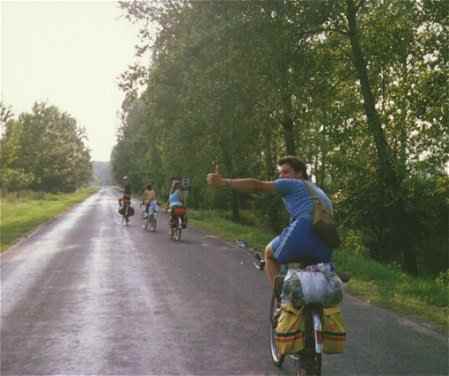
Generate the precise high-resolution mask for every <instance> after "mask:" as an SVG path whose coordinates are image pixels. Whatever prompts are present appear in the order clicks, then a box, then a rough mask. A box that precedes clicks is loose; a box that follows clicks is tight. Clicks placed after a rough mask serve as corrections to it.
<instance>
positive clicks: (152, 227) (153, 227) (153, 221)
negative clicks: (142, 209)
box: [149, 215, 157, 232]
mask: <svg viewBox="0 0 449 376" xmlns="http://www.w3.org/2000/svg"><path fill="white" fill-rule="evenodd" d="M149 222H150V231H151V232H155V231H156V227H157V221H156V218H154V216H153V215H151V217H150V219H149Z"/></svg>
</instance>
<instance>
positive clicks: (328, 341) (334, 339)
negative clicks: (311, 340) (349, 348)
mask: <svg viewBox="0 0 449 376" xmlns="http://www.w3.org/2000/svg"><path fill="white" fill-rule="evenodd" d="M322 325H323V326H322V334H323V352H324V353H326V354H338V353H342V352H344V351H345V343H346V329H345V324H344V321H343V317H342V315H341V311H340V307H329V308H324V309H323V320H322Z"/></svg>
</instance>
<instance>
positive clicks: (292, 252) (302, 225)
mask: <svg viewBox="0 0 449 376" xmlns="http://www.w3.org/2000/svg"><path fill="white" fill-rule="evenodd" d="M270 245H271V249H272V250H273V257H274V258H275V259H276V261H277V262H278V263H280V264H286V263H289V262H301V261H303V260H312V261H313V263H320V262H330V261H331V258H332V249H330V248H329V247H328V246H327V245H326V244H325V243H324V242H323V241H322V240H321V239H320V238H319V237H318V235H317V234H316V233H315V231H314V230H313V228H312V220H311V218H309V217H300V218H297V219H296V220H294V221H293V222H292V223H290V225H288V226H287V227H286V228H285V229H284V230H283V231H282V233H281V234H280V235H278V236H276V237H275V238H274V239H273V240H272V241H271V243H270Z"/></svg>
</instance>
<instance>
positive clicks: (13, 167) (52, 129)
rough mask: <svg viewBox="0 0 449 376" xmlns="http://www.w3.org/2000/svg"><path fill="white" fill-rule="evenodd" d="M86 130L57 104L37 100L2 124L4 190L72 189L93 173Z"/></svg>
mask: <svg viewBox="0 0 449 376" xmlns="http://www.w3.org/2000/svg"><path fill="white" fill-rule="evenodd" d="M85 138H86V136H85V131H84V130H83V129H81V128H80V127H78V125H77V124H76V121H75V119H73V118H72V117H71V116H70V115H68V114H67V113H61V112H60V111H59V110H58V109H57V108H56V107H54V106H48V105H46V104H45V103H36V104H35V105H34V106H33V109H32V112H31V113H23V114H20V115H19V118H18V119H17V120H13V119H10V120H9V121H7V122H6V124H5V132H4V135H3V137H2V139H1V148H2V154H1V158H0V161H1V164H2V166H3V169H2V173H1V175H0V180H1V186H2V189H3V190H9V191H14V190H22V189H33V190H38V191H46V192H71V191H75V190H76V189H77V188H79V187H81V186H82V185H83V184H86V183H87V182H88V181H89V180H90V178H91V175H92V166H91V162H90V153H89V150H88V148H87V146H86V145H85Z"/></svg>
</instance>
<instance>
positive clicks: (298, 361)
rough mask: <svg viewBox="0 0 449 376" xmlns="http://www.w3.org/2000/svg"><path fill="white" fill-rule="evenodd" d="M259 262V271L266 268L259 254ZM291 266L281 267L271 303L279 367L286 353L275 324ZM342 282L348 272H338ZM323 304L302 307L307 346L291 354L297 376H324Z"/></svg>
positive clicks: (272, 343) (272, 346) (273, 347)
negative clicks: (278, 338)
mask: <svg viewBox="0 0 449 376" xmlns="http://www.w3.org/2000/svg"><path fill="white" fill-rule="evenodd" d="M256 258H257V263H255V266H256V267H257V269H259V270H264V267H265V261H264V260H263V259H261V258H260V256H259V255H258V254H256ZM287 269H288V266H287V267H284V268H283V270H281V273H280V274H279V275H278V276H276V278H275V281H274V288H273V295H272V298H271V306H270V324H271V325H270V353H271V358H272V361H273V363H274V364H275V365H276V366H277V367H279V368H280V367H282V364H283V362H284V360H285V357H286V355H285V354H282V353H281V352H280V351H279V349H278V345H277V343H276V327H277V323H278V319H279V316H280V313H281V292H282V285H283V280H284V277H285V275H286V272H287ZM338 276H339V277H340V279H341V280H342V281H343V282H348V281H349V279H350V275H349V274H348V273H338ZM323 309H324V308H323V306H322V305H321V304H316V303H315V304H306V305H304V307H303V316H304V349H303V350H301V351H299V352H297V353H295V354H288V356H289V357H290V358H291V359H292V360H293V361H294V362H295V368H296V375H298V376H311V375H314V376H321V367H322V359H321V357H322V351H323V333H322V319H323Z"/></svg>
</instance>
